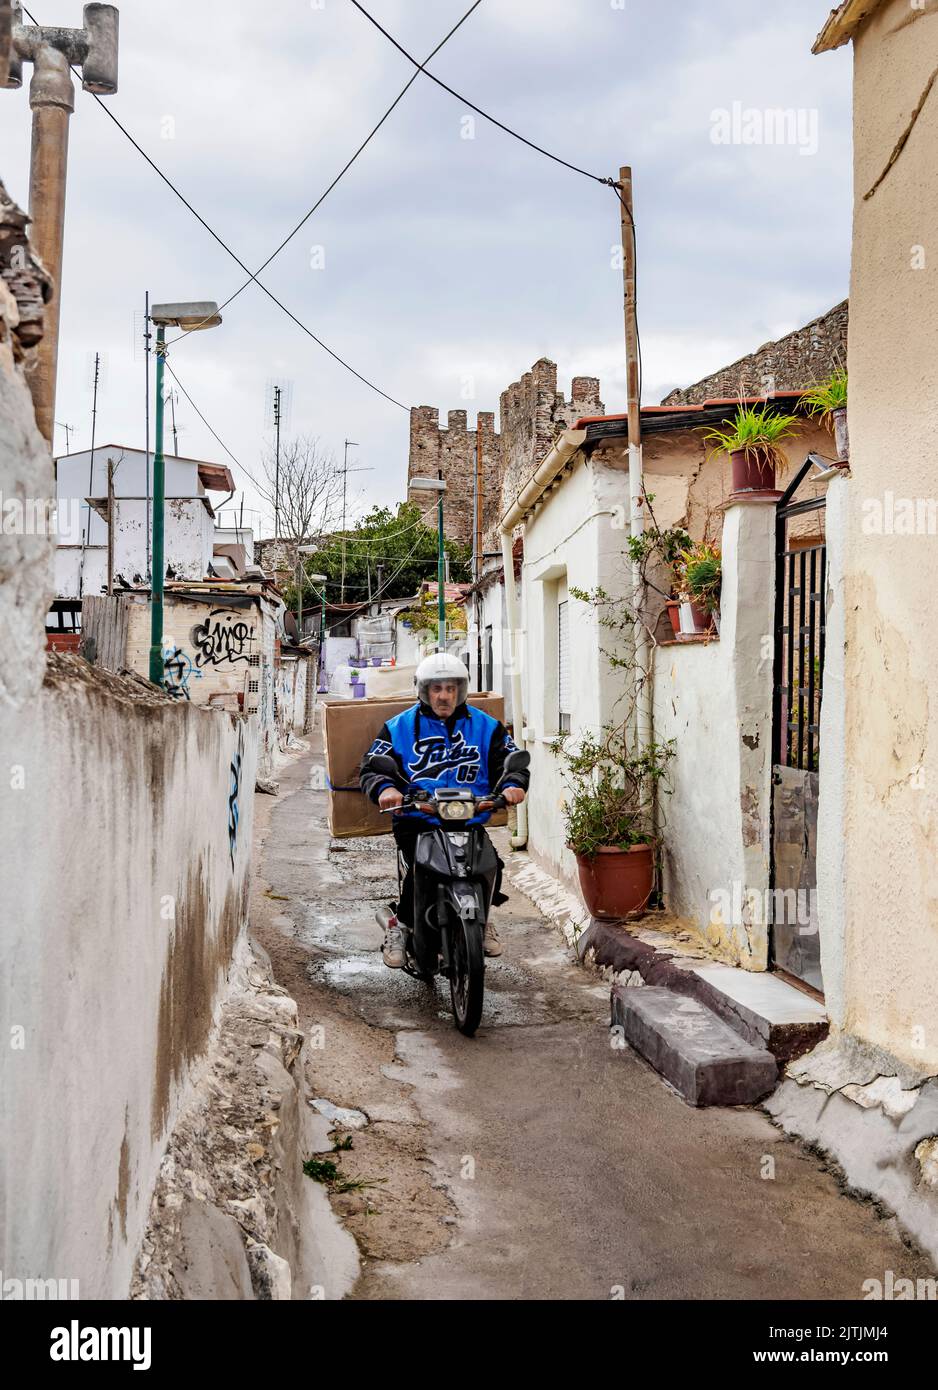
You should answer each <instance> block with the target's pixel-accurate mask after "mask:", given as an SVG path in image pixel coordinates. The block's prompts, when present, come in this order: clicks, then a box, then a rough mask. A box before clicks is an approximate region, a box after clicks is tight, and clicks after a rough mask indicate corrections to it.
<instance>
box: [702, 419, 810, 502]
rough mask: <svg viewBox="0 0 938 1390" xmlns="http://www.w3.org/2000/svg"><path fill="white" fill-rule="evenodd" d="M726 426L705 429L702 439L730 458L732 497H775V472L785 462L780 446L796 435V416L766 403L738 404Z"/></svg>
mask: <svg viewBox="0 0 938 1390" xmlns="http://www.w3.org/2000/svg"><path fill="white" fill-rule="evenodd" d="M726 423H728V424H729V428H728V429H722V430H719V429H713V430H707V431H706V433H705V434H704V438H705V439H706V440H708V441H709V442H710V443H711V444H713V445H715V446H716V448H717V449H722V450H724V451H725V452H726V453H727V454H729V456H730V463H731V464H732V468H733V491H732V493H731V496H732V497H752V496H761V497H773V496H778V495H779V494H778V492H777V490H776V487H775V470H776V468H778V467H780V466H784V463H785V456H784V454H783V453H782V451H781V449H780V448H779V445H780V443H781V441H782V440H783V439H789V438H791V436H792V435H793V434H794V433H795V430H794V426H796V425H797V423H798V416H797V415H786V414H784V413H783V412H781V411H779V410H776V409H774V408H773V407H772V406H771V405H770V403H769V402H768V401H763V402H762V404H761V405H744V404H743V402H742V401H740V403H739V407H738V409H737V411H736V418H735V419H734V420H733V421H731V422H726Z"/></svg>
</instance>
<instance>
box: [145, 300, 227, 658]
mask: <svg viewBox="0 0 938 1390" xmlns="http://www.w3.org/2000/svg"><path fill="white" fill-rule="evenodd" d="M150 319H151V322H153V323H155V324H156V447H155V449H154V453H153V574H152V579H151V583H150V680H151V681H152V682H153V684H154V685H162V684H163V575H164V571H165V568H166V566H165V561H164V557H163V538H164V525H165V518H164V515H163V514H164V511H165V509H166V460H165V458H164V457H163V364H164V363H165V361H166V330H167V328H181V329H182V331H183V332H184V333H194V332H195V331H196V329H199V328H216V327H217V326H218V324H220V323H221V314H220V313H219V312H218V305H217V304H216V303H215V302H214V301H213V300H206V301H204V302H202V303H196V304H154V305H153V308H152V309H151V310H150Z"/></svg>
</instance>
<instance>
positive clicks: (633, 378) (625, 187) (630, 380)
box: [619, 164, 652, 752]
mask: <svg viewBox="0 0 938 1390" xmlns="http://www.w3.org/2000/svg"><path fill="white" fill-rule="evenodd" d="M619 183H620V188H619V204H620V211H619V221H620V226H621V232H622V279H623V305H624V315H625V366H626V390H627V399H628V413H629V512H630V520H631V533H632V536H633V537H635V538H636V539H637V538H639V537H641V535H642V534H643V532H644V530H645V512H644V493H645V480H644V473H643V465H642V417H641V391H642V385H641V364H640V359H639V345H638V314H637V310H636V281H635V215H634V208H633V201H632V170H631V168H630V167H629V166H628V165H627V164H626V165H623V167H622V168H621V169H620V170H619ZM632 604H633V608H634V612H635V627H634V631H635V734H636V741H637V748H638V751H639V752H641V751H642V750H643V749H645V748H647V747H648V745H649V744H650V743H651V738H652V717H651V696H652V690H651V670H650V665H649V661H650V655H651V652H650V643H649V640H648V630H647V628H646V626H645V623H644V621H643V619H644V610H645V584H644V580H643V577H642V566H641V562H640V561H637V560H636V561H633V563H632Z"/></svg>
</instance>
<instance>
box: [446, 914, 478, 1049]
mask: <svg viewBox="0 0 938 1390" xmlns="http://www.w3.org/2000/svg"><path fill="white" fill-rule="evenodd" d="M484 931H485V926H484V923H482V922H481V921H479V920H478V918H477V917H469V918H466V917H460V918H457V920H456V921H455V922H454V924H453V926H452V928H451V936H450V948H451V968H450V977H449V992H450V999H451V1000H452V1005H453V1018H454V1020H455V1023H456V1027H457V1028H458V1029H459V1031H460V1033H464V1034H465V1036H466V1037H467V1038H471V1037H472V1035H473V1034H474V1033H475V1031H476V1029H477V1028H478V1026H479V1022H480V1020H481V1018H482V1000H483V997H484V994H485V954H484V951H483V947H482V937H483V933H484Z"/></svg>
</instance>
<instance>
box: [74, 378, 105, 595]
mask: <svg viewBox="0 0 938 1390" xmlns="http://www.w3.org/2000/svg"><path fill="white" fill-rule="evenodd" d="M100 380H101V354H100V353H98V352H96V353H95V355H94V378H93V381H92V387H91V462H90V463H89V465H88V497H89V502H88V524H87V526H86V527H85V529H84V530H83V531H82V534H81V559H80V561H79V563H78V597H79V598H81V596H82V594H83V592H84V584H85V546H86V545H90V544H91V501H90V499H91V498H92V497H93V496H94V436H95V428H96V426H97V422H98V382H99V381H100ZM110 535H111V522H110V516H109V518H108V539H109V540H110Z"/></svg>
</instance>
